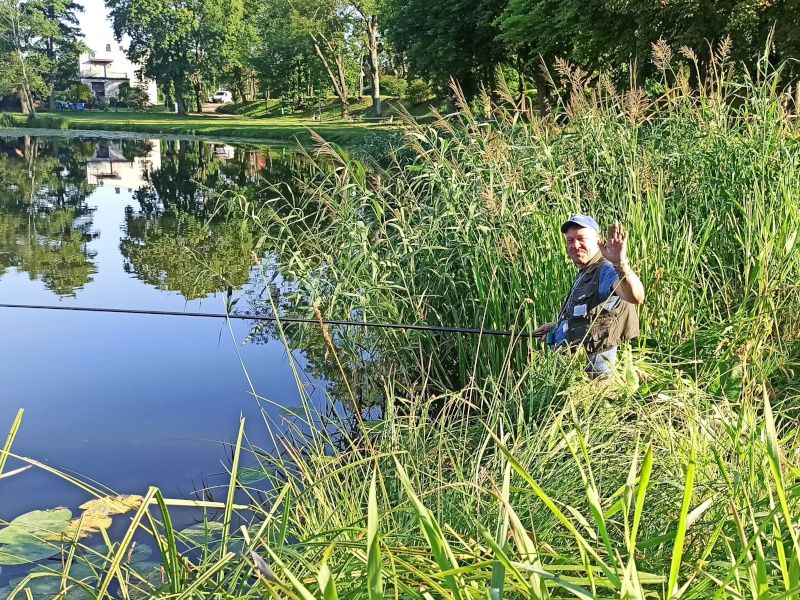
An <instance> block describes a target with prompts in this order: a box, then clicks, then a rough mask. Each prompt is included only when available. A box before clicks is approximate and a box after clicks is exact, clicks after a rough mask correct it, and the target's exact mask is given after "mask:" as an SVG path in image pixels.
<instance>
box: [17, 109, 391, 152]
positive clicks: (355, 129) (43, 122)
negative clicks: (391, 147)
mask: <svg viewBox="0 0 800 600" xmlns="http://www.w3.org/2000/svg"><path fill="white" fill-rule="evenodd" d="M14 121H15V122H16V125H18V126H23V127H24V126H29V127H44V128H59V129H71V130H103V131H131V132H137V133H156V134H158V133H161V134H170V135H189V136H209V137H213V138H217V139H220V140H224V139H230V140H237V139H238V140H249V141H264V142H269V141H284V142H287V141H295V140H297V141H299V142H300V143H303V144H307V143H309V142H311V137H312V133H311V132H312V130H313V131H315V132H317V133H318V134H319V135H320V136H322V137H323V138H324V139H326V140H329V141H332V142H336V143H340V144H341V143H347V142H353V141H357V140H358V139H360V138H362V137H363V136H365V135H368V134H371V133H374V132H381V131H391V130H397V128H398V126H397V124H396V123H395V124H389V123H369V122H366V123H362V122H346V121H336V120H328V121H326V120H323V121H321V122H320V121H315V120H313V119H310V118H305V117H302V116H287V117H275V118H258V119H254V118H250V117H242V116H233V115H231V116H227V115H225V116H223V115H217V116H212V115H187V116H178V115H175V114H171V113H158V112H152V113H150V112H133V111H130V112H127V111H125V112H123V111H113V112H111V111H109V112H101V111H86V112H57V113H38V115H37V120H36V121H35V122H34V123H29V122H28V121H26V120H25V119H24V118H23V117H22V115H14Z"/></svg>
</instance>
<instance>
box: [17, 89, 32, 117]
mask: <svg viewBox="0 0 800 600" xmlns="http://www.w3.org/2000/svg"><path fill="white" fill-rule="evenodd" d="M19 110H20V112H21V113H22V114H23V115H29V114H30V112H31V107H30V106H29V104H28V94H27V93H26V91H25V87H24V86H23V87H22V89H21V90H20V91H19Z"/></svg>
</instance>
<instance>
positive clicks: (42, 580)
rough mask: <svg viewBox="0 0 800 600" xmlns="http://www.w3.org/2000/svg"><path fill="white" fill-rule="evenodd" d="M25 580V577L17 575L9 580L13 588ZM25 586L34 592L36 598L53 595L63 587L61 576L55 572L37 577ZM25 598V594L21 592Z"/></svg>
mask: <svg viewBox="0 0 800 600" xmlns="http://www.w3.org/2000/svg"><path fill="white" fill-rule="evenodd" d="M24 580H25V577H16V578H14V579H12V580H11V581H9V582H8V583H9V585H10V586H11V587H12V589H13V588H15V587H17V586H18V585H19V584H20V583H22V582H23V581H24ZM25 587H26V588H28V589H29V590H30V591H31V592H33V594H34V597H35V598H39V597H41V596H45V595H52V594H56V593H58V590H59V589H60V588H61V577H60V576H58V575H56V574H55V573H53V574H52V575H48V576H46V577H35V578H33V579H31V580H30V581H29V582H28V583H26V584H25ZM20 597H22V598H24V597H25V594H20Z"/></svg>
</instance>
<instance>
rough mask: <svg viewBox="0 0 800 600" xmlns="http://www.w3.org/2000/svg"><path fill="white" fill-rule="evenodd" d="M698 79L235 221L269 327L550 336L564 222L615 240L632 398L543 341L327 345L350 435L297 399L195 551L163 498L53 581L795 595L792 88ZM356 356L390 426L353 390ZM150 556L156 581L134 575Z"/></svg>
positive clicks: (612, 96) (354, 594) (315, 191)
mask: <svg viewBox="0 0 800 600" xmlns="http://www.w3.org/2000/svg"><path fill="white" fill-rule="evenodd" d="M716 61H717V62H716V64H714V65H712V66H713V69H710V70H709V72H710V73H712V74H713V73H728V69H727V68H726V65H725V64H724V56H722V53H721V52H720V54H719V55H718V56H717V58H716ZM694 68H696V66H695V65H693V64H692V63H691V62H684V63H683V64H675V65H672V66H670V67H668V68H665V69H664V73H663V81H662V82H661V83H662V85H663V90H664V91H663V93H662V94H661V95H659V96H658V97H648V96H647V95H645V94H644V93H643V92H641V91H640V90H629V91H626V92H617V91H616V90H614V89H613V86H612V85H611V83H610V82H608V81H605V80H603V79H602V78H601V79H600V80H599V82H598V83H597V87H589V86H588V85H587V83H586V81H585V80H584V79H583V78H582V76H581V74H580V73H579V72H576V71H574V70H572V69H569V68H568V67H567V66H566V65H564V66H562V72H561V76H562V78H563V80H564V83H565V84H566V85H565V86H564V89H569V90H571V94H569V95H568V94H566V92H564V91H563V89H560V90H558V91H559V93H558V94H557V95H556V96H555V99H556V106H555V115H554V116H555V117H556V118H555V119H547V120H540V119H539V118H538V117H537V116H536V115H533V114H529V113H524V114H523V113H521V112H519V111H517V110H515V109H514V108H513V106H511V105H510V104H508V103H507V104H505V105H503V106H500V107H496V109H495V112H494V115H493V116H494V118H493V119H491V120H489V121H488V122H487V120H486V119H485V118H484V117H483V116H481V117H478V116H477V115H473V114H471V113H470V112H469V111H468V110H467V108H466V106H464V111H463V112H462V113H461V114H460V115H459V116H458V117H457V118H453V119H448V120H444V119H442V120H440V121H438V122H437V123H435V124H434V125H433V126H430V127H428V126H422V125H420V126H417V127H412V128H411V129H410V131H408V136H407V140H406V145H405V147H404V148H403V149H401V150H400V151H399V152H398V155H397V161H396V162H395V163H394V164H393V165H391V166H389V167H387V168H386V169H385V170H383V171H381V172H377V173H376V172H372V173H369V172H368V171H366V170H365V169H364V167H363V165H361V164H360V163H359V162H357V161H355V160H353V159H352V158H351V157H349V156H348V155H347V154H346V153H345V152H342V151H341V150H340V149H338V148H336V147H333V146H327V147H323V148H322V150H321V151H322V153H323V154H324V155H325V157H326V160H328V161H329V160H333V161H334V162H335V168H333V169H331V168H330V165H329V163H328V164H326V165H322V164H321V165H320V166H319V168H318V170H317V172H316V177H315V179H314V180H313V181H312V182H310V183H308V184H306V185H305V186H304V191H303V194H302V196H301V197H298V198H285V199H283V200H282V201H280V202H277V201H276V202H275V203H273V204H271V205H268V206H262V207H254V206H253V205H252V204H250V203H248V202H246V201H245V200H244V199H243V198H239V199H236V198H234V199H233V200H232V201H231V203H232V205H231V208H232V209H233V210H238V211H244V212H246V213H247V214H248V215H249V217H250V218H251V219H252V221H253V226H254V227H256V228H259V229H261V231H260V232H259V233H260V235H261V243H260V244H261V245H260V246H259V247H258V248H257V250H258V251H259V252H261V253H262V254H263V255H264V256H267V257H268V258H269V264H268V267H269V269H266V273H268V274H269V275H270V278H269V279H268V281H269V282H270V283H271V284H272V285H273V286H277V285H278V284H277V283H275V282H276V281H278V280H280V281H281V285H282V286H284V287H283V288H282V289H281V290H280V291H282V294H280V295H279V294H265V298H267V300H266V301H265V302H266V306H265V307H264V308H265V309H267V308H274V306H273V305H272V303H273V302H276V301H277V302H280V303H281V306H282V307H283V308H284V309H286V308H288V307H291V308H293V309H295V310H305V311H307V312H306V314H308V315H315V314H321V315H323V316H325V317H328V318H352V317H353V315H358V316H359V317H363V318H364V319H365V320H368V321H373V320H374V321H394V322H415V323H426V324H442V325H459V326H471V327H476V326H477V327H480V326H483V327H486V328H491V329H506V328H509V327H511V326H514V327H515V328H516V329H517V330H518V331H530V330H531V329H532V328H533V327H534V326H535V325H536V324H538V323H541V322H543V321H549V320H552V318H553V315H554V313H555V312H556V310H557V308H558V305H559V301H560V299H561V298H562V297H563V295H564V294H565V293H566V291H567V290H568V289H569V285H570V282H571V279H572V278H573V277H574V270H573V269H572V267H571V266H570V265H569V264H568V262H567V260H566V258H565V257H564V255H563V242H562V239H561V234H560V232H559V225H560V223H561V222H562V221H563V220H564V218H565V217H566V216H567V215H569V214H570V213H572V212H576V211H578V210H581V211H586V212H591V213H593V214H594V215H596V216H597V217H598V219H599V220H600V221H601V223H602V224H603V225H605V226H607V225H608V224H610V223H611V222H613V221H614V220H620V221H622V222H623V223H624V224H625V226H626V227H627V228H628V230H629V231H630V237H631V242H630V244H631V248H630V253H631V259H632V262H633V265H634V268H635V269H636V270H637V272H638V273H639V274H640V276H641V278H642V280H643V282H644V284H645V288H646V290H647V300H646V304H645V305H644V307H643V309H642V312H641V319H642V333H643V335H642V338H641V339H640V340H639V341H638V342H636V343H635V344H634V345H633V346H632V347H630V348H628V349H626V350H625V352H624V353H623V358H622V361H621V364H620V366H619V369H618V372H617V373H616V374H615V376H614V378H613V379H612V380H611V381H609V382H607V383H605V384H603V385H595V384H594V383H592V382H590V381H588V380H586V379H585V377H584V375H583V361H582V357H581V356H579V355H578V356H569V355H561V354H554V353H552V352H549V351H548V350H546V349H543V348H541V347H539V346H537V345H535V344H534V343H533V342H532V341H531V340H529V339H527V338H522V339H516V340H513V341H509V340H505V341H503V340H496V339H493V338H477V337H475V338H473V337H443V336H435V337H434V336H431V335H428V334H426V335H422V334H419V333H412V334H409V333H385V334H380V335H378V334H373V333H365V332H363V331H359V330H356V329H353V330H350V331H341V332H340V331H333V330H331V331H328V330H323V331H322V332H320V334H319V335H317V336H316V338H317V340H321V341H320V342H319V343H318V345H317V346H316V347H317V353H316V354H314V353H313V352H310V351H309V353H308V359H309V361H311V363H312V364H314V363H315V362H316V363H317V364H319V365H327V367H328V368H329V369H330V374H331V378H332V379H335V377H336V374H337V373H338V383H339V386H340V387H339V390H340V391H341V395H342V396H343V397H349V402H348V404H349V406H350V407H356V410H355V411H340V414H339V415H338V416H337V415H336V414H331V413H329V412H327V411H325V412H324V413H323V414H318V413H317V412H316V411H315V410H314V408H313V404H312V403H311V401H310V399H308V398H306V401H305V412H304V413H303V414H299V415H298V416H297V418H296V420H295V421H293V424H291V425H289V426H288V431H287V426H286V424H285V423H268V427H269V428H270V432H271V433H272V434H273V435H274V436H275V437H274V439H275V440H276V444H278V446H279V447H280V448H281V449H282V450H281V452H280V453H279V454H277V455H276V454H271V453H266V452H263V451H262V450H260V449H259V448H257V447H253V446H249V445H248V444H247V443H246V437H244V435H243V434H240V436H239V440H238V442H237V443H236V444H235V445H234V450H233V452H232V460H231V463H230V473H231V477H230V483H229V486H228V487H227V489H225V490H222V492H221V494H220V499H219V500H220V502H219V504H212V503H211V502H210V501H204V502H200V503H197V504H196V507H197V509H198V510H199V509H205V510H206V512H205V513H204V515H203V516H202V519H203V525H201V526H200V528H199V530H198V529H195V531H194V534H193V535H190V534H188V533H186V532H178V531H175V528H174V527H173V526H172V522H173V520H172V515H173V514H174V511H175V510H176V509H175V508H174V507H173V505H174V502H171V501H169V500H164V499H160V498H159V493H158V492H157V491H156V490H151V491H150V493H149V495H148V497H146V498H145V500H147V502H142V503H141V504H140V505H139V506H138V509H137V510H136V512H135V513H131V514H134V517H133V519H132V520H131V521H130V523H131V525H130V529H129V534H128V535H126V536H124V537H123V538H121V539H119V540H116V539H115V540H113V541H112V540H110V539H109V540H107V542H106V547H101V548H100V549H99V550H98V549H97V547H96V546H92V545H91V544H89V543H88V542H84V541H80V542H79V543H78V544H74V543H73V544H71V543H69V542H66V543H64V542H61V543H64V544H65V546H66V548H68V549H69V550H68V552H69V551H71V550H72V549H73V548H75V549H76V550H75V551H74V554H67V553H64V554H60V553H61V546H60V545H58V544H56V543H55V542H49V543H50V544H51V545H52V546H53V548H55V549H51V550H50V555H56V556H61V557H62V560H63V561H64V563H63V564H65V565H66V567H64V566H62V563H58V562H55V561H53V562H51V563H48V564H47V565H45V567H39V568H38V571H36V573H34V575H35V577H36V578H37V580H38V579H42V580H47V581H48V582H51V583H52V582H53V581H55V582H57V583H58V585H60V586H61V588H60V589H62V590H66V589H67V587H68V586H73V587H72V588H71V589H75V590H78V588H80V590H79V591H81V592H82V593H85V594H86V595H87V596H88V597H90V598H95V597H98V594H101V593H104V592H105V590H107V589H109V586H116V587H115V589H118V590H119V591H118V595H120V596H122V597H131V598H133V597H162V598H260V597H276V598H277V597H289V598H303V599H308V600H310V599H312V598H319V597H324V598H339V597H342V598H370V599H373V598H384V597H393V598H420V599H422V598H457V599H461V598H464V599H466V598H470V599H472V598H475V599H477V598H565V597H577V598H583V599H589V598H645V597H649V598H678V597H681V598H712V597H714V598H731V599H734V598H735V599H739V598H745V597H748V598H765V597H770V598H793V597H796V596H797V595H798V594H800V539H799V534H798V531H797V524H798V520H799V519H800V462H798V461H799V460H800V438H798V433H797V411H798V407H800V383H799V382H800V318H799V317H798V315H800V291H799V290H798V287H797V281H798V280H800V251H798V248H799V247H798V243H800V240H798V235H800V205H799V204H798V202H797V198H798V197H800V144H799V143H798V136H797V133H798V130H797V123H796V121H795V120H794V119H793V118H792V116H791V115H790V114H789V113H787V112H786V108H785V107H786V103H785V102H784V98H783V97H782V95H781V94H780V92H778V91H776V90H779V89H780V87H779V86H778V85H777V83H778V78H777V76H776V75H775V74H770V73H767V72H765V71H763V72H758V73H757V79H755V80H750V79H746V78H740V79H738V80H736V81H728V80H726V79H723V78H721V77H714V76H711V77H709V78H708V79H704V78H703V77H700V75H701V74H700V73H696V74H695V75H696V76H697V79H698V80H703V81H705V84H704V86H703V87H702V88H700V89H692V88H690V86H689V83H688V82H689V80H690V78H689V75H690V73H691V71H690V70H691V69H694ZM510 101H511V99H510V98H509V102H510ZM256 237H258V236H256ZM275 270H277V272H279V273H280V277H272V275H273V274H274V272H275ZM265 277H266V274H265ZM271 289H272V288H271ZM275 291H278V290H275ZM275 331H276V333H277V334H278V335H279V336H280V337H281V338H282V339H283V340H284V342H285V343H286V345H287V346H288V347H290V348H293V349H294V348H298V347H301V348H302V347H307V344H306V341H307V340H304V339H303V338H301V337H299V335H300V334H297V333H295V332H293V331H292V329H291V328H290V327H287V328H285V329H284V328H282V327H280V326H278V327H277V328H276V330H275ZM365 356H366V357H368V359H371V360H372V362H374V363H375V364H374V367H375V368H377V369H378V370H379V371H381V372H382V375H383V377H382V378H381V380H380V381H381V386H382V392H383V402H384V404H383V408H384V413H383V416H384V418H383V419H382V420H367V419H368V418H369V417H370V416H372V415H371V413H369V412H368V411H367V410H366V407H365V406H364V404H363V398H362V394H361V393H360V392H361V391H362V390H361V388H360V387H359V386H360V385H361V383H360V380H359V379H358V378H357V377H355V376H354V375H353V374H352V373H351V365H353V364H355V362H356V360H357V359H362V360H363V359H364V357H365ZM298 385H299V386H300V390H301V393H302V391H303V390H304V389H305V388H304V387H303V386H302V385H301V382H300V379H299V378H298ZM254 391H256V392H257V390H254ZM361 409H364V410H361ZM248 426H250V427H259V426H260V424H259V425H254V424H249V425H248ZM16 461H21V462H22V463H24V462H25V460H24V459H19V458H17V459H15V464H13V465H12V464H9V468H16V467H18V466H19V465H18V464H16ZM1 469H2V465H0V470H1ZM259 480H260V481H259ZM85 489H86V492H87V496H88V495H93V494H96V495H101V494H102V492H101V491H99V490H96V489H94V488H92V487H91V486H86V487H85ZM151 501H152V502H151ZM234 504H238V505H239V506H238V507H235V506H234ZM214 510H216V511H217V512H213V511H214ZM65 527H66V525H65ZM153 531H157V532H158V535H155V536H153V535H152V532H153ZM198 531H199V536H198ZM134 533H136V534H137V535H140V536H142V538H141V539H146V540H148V543H149V544H150V545H151V546H152V547H153V548H155V549H156V551H157V555H156V556H157V560H156V561H150V562H147V561H141V560H137V559H136V557H135V556H134V554H133V552H132V551H131V545H130V544H131V542H132V540H133V539H134ZM0 534H2V531H0ZM38 537H40V538H41V537H46V536H44V535H43V534H42V533H41V531H40V532H39V536H38ZM75 537H76V538H77V537H78V536H77V535H76V536H75ZM30 543H32V542H30ZM3 552H6V553H7V552H8V549H7V548H0V555H2V553H3ZM42 552H43V553H45V554H46V552H47V551H46V550H42ZM153 562H155V563H156V564H155V565H154V564H153ZM72 564H79V565H84V566H85V565H87V564H88V565H90V566H91V567H92V568H91V570H90V572H88V573H87V572H86V571H85V570H84V571H80V572H79V574H78V575H75V576H72V575H71V574H70V573H71V571H70V569H71V565H72ZM43 569H44V570H43ZM31 577H33V575H32V576H31ZM32 581H33V580H32V579H30V578H29V579H28V580H21V581H19V582H18V583H17V584H16V586H17V590H19V591H20V592H21V590H23V588H25V587H26V586H28V585H30V584H31V583H32ZM10 591H11V590H9V592H10Z"/></svg>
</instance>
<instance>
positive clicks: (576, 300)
mask: <svg viewBox="0 0 800 600" xmlns="http://www.w3.org/2000/svg"><path fill="white" fill-rule="evenodd" d="M606 263H608V264H611V263H610V262H609V261H607V260H605V259H604V258H603V256H602V254H599V253H598V258H596V259H594V260H593V261H592V262H591V263H589V264H588V265H586V266H585V267H584V268H583V269H582V270H581V271H580V273H579V274H578V278H577V279H576V280H575V285H574V286H573V288H572V291H571V292H570V294H569V296H567V299H566V300H565V301H564V305H563V306H562V307H561V313H560V315H559V320H558V322H559V324H562V323H563V322H564V321H566V323H567V330H566V332H565V334H566V337H565V341H566V342H567V344H569V346H570V347H571V348H572V349H573V351H574V350H576V349H577V347H578V346H579V345H580V344H583V346H584V348H586V352H587V354H597V353H598V352H605V351H606V350H610V349H611V348H614V347H615V346H619V344H620V343H622V342H625V341H627V340H630V339H633V338H635V337H637V336H638V335H639V313H638V311H637V309H636V306H635V305H633V304H631V303H630V302H626V301H625V300H623V299H622V298H620V297H619V296H618V295H617V294H616V293H615V291H614V290H613V289H612V291H611V295H610V296H609V297H608V298H602V297H601V296H600V267H601V266H603V265H604V264H606Z"/></svg>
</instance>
